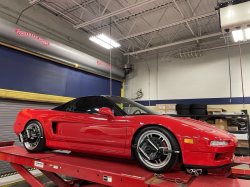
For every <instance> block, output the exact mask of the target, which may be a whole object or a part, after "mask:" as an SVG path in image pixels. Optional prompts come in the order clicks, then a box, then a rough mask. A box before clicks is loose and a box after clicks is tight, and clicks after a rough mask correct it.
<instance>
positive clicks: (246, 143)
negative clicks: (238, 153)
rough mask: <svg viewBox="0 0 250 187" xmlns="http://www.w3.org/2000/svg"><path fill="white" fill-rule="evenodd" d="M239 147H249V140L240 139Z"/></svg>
mask: <svg viewBox="0 0 250 187" xmlns="http://www.w3.org/2000/svg"><path fill="white" fill-rule="evenodd" d="M237 147H249V144H248V140H238V145H237Z"/></svg>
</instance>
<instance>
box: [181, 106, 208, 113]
mask: <svg viewBox="0 0 250 187" xmlns="http://www.w3.org/2000/svg"><path fill="white" fill-rule="evenodd" d="M176 111H177V114H178V115H190V114H191V115H207V104H191V105H190V104H177V105H176Z"/></svg>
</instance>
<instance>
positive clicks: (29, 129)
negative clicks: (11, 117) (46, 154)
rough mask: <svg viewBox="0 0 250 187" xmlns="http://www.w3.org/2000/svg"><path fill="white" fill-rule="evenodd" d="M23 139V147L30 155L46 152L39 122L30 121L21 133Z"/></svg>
mask: <svg viewBox="0 0 250 187" xmlns="http://www.w3.org/2000/svg"><path fill="white" fill-rule="evenodd" d="M23 135H24V137H25V139H24V142H23V145H24V147H25V149H26V150H27V151H28V152H30V153H40V152H43V151H45V150H46V140H45V137H44V131H43V127H42V125H41V123H40V122H38V121H36V120H33V121H30V122H29V123H28V124H27V125H26V127H25V130H24V132H23Z"/></svg>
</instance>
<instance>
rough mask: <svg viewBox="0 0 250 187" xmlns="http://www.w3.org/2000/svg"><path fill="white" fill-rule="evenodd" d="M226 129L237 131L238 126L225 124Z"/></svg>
mask: <svg viewBox="0 0 250 187" xmlns="http://www.w3.org/2000/svg"><path fill="white" fill-rule="evenodd" d="M227 130H229V131H238V130H239V128H238V126H227Z"/></svg>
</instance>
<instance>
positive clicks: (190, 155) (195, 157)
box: [182, 151, 234, 168]
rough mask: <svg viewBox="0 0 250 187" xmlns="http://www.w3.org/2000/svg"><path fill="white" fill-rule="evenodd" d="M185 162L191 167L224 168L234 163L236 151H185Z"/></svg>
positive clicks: (183, 154)
mask: <svg viewBox="0 0 250 187" xmlns="http://www.w3.org/2000/svg"><path fill="white" fill-rule="evenodd" d="M182 157H183V164H184V165H186V166H192V167H191V168H194V167H197V168H222V167H227V166H229V165H231V164H232V163H233V160H234V152H233V151H229V152H224V153H223V152H221V153H206V152H190V151H183V152H182Z"/></svg>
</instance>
